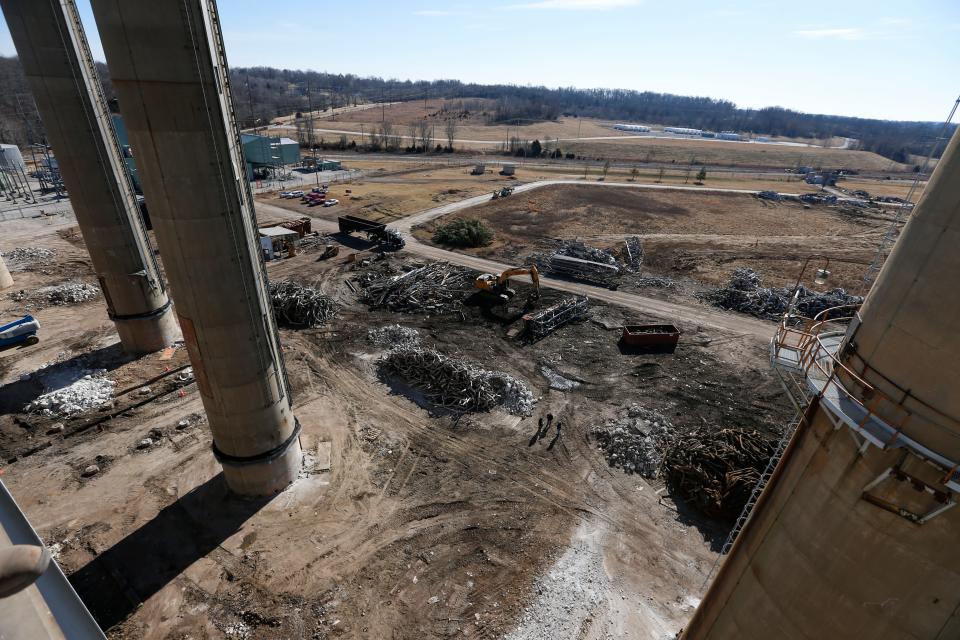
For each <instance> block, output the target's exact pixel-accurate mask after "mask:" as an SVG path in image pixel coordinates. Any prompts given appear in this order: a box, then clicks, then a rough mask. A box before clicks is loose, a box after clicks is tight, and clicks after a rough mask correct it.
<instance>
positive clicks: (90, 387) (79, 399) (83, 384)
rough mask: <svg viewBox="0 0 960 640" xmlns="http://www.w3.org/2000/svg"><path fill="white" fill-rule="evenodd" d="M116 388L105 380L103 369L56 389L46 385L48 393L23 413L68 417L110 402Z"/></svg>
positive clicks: (112, 382) (26, 407)
mask: <svg viewBox="0 0 960 640" xmlns="http://www.w3.org/2000/svg"><path fill="white" fill-rule="evenodd" d="M41 371H42V370H41ZM58 377H59V376H58ZM48 385H49V386H48ZM116 386H117V383H116V382H114V381H113V380H111V379H110V378H108V377H107V376H106V371H105V370H103V369H98V370H94V371H91V372H89V373H86V374H84V375H83V376H82V377H80V378H79V379H78V380H76V381H75V382H72V383H70V384H67V385H66V386H62V387H61V386H57V383H56V382H53V384H52V385H51V384H50V383H49V382H47V384H45V385H44V388H45V389H48V391H47V392H46V393H44V394H43V395H41V396H39V397H38V398H36V399H35V400H33V401H31V402H30V403H28V404H27V405H26V406H25V407H24V409H23V410H24V412H26V413H36V414H40V415H42V416H47V417H57V418H65V417H70V416H73V415H76V414H78V413H83V412H84V411H89V410H90V409H95V408H97V407H100V406H102V405H104V404H106V403H108V402H110V401H111V400H112V399H113V391H114V389H115V388H116Z"/></svg>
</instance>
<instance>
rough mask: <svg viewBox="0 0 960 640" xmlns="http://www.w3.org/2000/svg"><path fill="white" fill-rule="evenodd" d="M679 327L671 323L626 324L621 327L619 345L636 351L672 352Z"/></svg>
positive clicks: (626, 349) (675, 344) (677, 338)
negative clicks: (621, 333)
mask: <svg viewBox="0 0 960 640" xmlns="http://www.w3.org/2000/svg"><path fill="white" fill-rule="evenodd" d="M679 341H680V329H678V328H677V327H676V326H674V325H672V324H628V325H624V327H623V335H621V336H620V347H621V349H622V350H624V351H630V352H636V353H673V352H674V351H675V350H676V348H677V342H679Z"/></svg>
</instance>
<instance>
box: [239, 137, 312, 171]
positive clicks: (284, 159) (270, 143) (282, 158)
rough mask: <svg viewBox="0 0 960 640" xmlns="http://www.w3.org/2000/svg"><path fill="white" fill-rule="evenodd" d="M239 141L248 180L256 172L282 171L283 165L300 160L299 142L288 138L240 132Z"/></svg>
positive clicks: (296, 162)
mask: <svg viewBox="0 0 960 640" xmlns="http://www.w3.org/2000/svg"><path fill="white" fill-rule="evenodd" d="M240 143H241V144H242V145H243V157H244V160H245V162H246V176H247V180H248V181H250V180H253V179H254V178H255V177H256V176H257V175H258V174H260V175H266V174H267V173H270V172H280V173H283V171H284V167H287V166H291V165H295V164H298V163H299V162H300V144H299V143H298V142H297V141H296V140H291V139H290V138H280V137H269V136H259V135H254V134H252V133H242V134H240Z"/></svg>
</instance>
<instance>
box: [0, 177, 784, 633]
mask: <svg viewBox="0 0 960 640" xmlns="http://www.w3.org/2000/svg"><path fill="white" fill-rule="evenodd" d="M604 197H614V196H604ZM524 200H526V198H525V199H524ZM506 204H507V205H510V204H511V203H509V202H507V203H506ZM619 206H620V205H617V204H616V202H612V203H607V204H604V207H605V208H607V207H611V208H612V209H614V210H616V209H617V208H618V207H619ZM663 206H666V205H663ZM671 206H675V205H671ZM611 215H613V214H611ZM616 215H619V214H616ZM671 215H674V216H676V217H678V218H682V217H684V215H686V216H689V217H695V216H694V214H692V213H688V214H680V213H675V214H671ZM764 224H767V225H771V228H772V225H773V223H772V221H769V222H766V223H764ZM72 225H73V221H72V220H70V219H69V217H67V218H61V219H35V220H26V221H20V222H17V223H15V224H13V223H4V228H3V234H2V235H0V238H2V240H0V250H5V251H8V250H10V249H11V248H12V247H13V246H18V245H21V246H46V247H51V248H56V249H57V250H58V252H60V253H59V257H58V259H57V264H56V265H55V266H53V267H51V268H47V269H45V271H46V272H44V270H40V271H30V272H22V271H16V272H14V277H15V278H16V279H17V283H18V285H17V286H18V287H38V286H41V285H44V284H51V283H55V282H59V281H62V280H64V279H69V278H89V277H91V274H90V269H89V264H88V263H87V262H85V259H84V257H83V253H82V245H80V243H79V241H78V240H77V239H76V238H73V241H72V242H71V241H68V240H67V239H65V238H64V237H62V235H61V234H59V233H58V232H59V231H63V230H65V229H68V228H69V227H71V226H72ZM611 225H612V223H611ZM603 228H607V227H603ZM611 228H612V226H611ZM685 228H687V227H685ZM689 228H693V227H689ZM63 235H68V234H63ZM388 260H389V261H390V262H391V263H394V264H395V265H396V266H399V264H400V263H402V262H409V261H410V260H411V259H410V258H406V257H404V255H403V253H402V252H401V253H400V254H398V255H397V256H395V257H391V258H388ZM353 266H354V265H348V264H345V263H344V261H343V259H342V258H340V259H337V260H335V261H324V262H318V261H316V252H310V251H308V252H305V253H303V254H301V255H299V256H297V257H295V258H291V259H288V260H285V261H282V262H276V261H275V262H271V263H269V273H270V277H271V279H275V280H276V279H283V278H292V279H296V280H299V281H302V282H305V283H309V284H311V285H313V286H318V287H320V288H322V289H323V290H324V291H325V292H327V293H328V294H329V295H331V296H333V297H335V298H336V299H337V300H338V301H339V302H340V303H341V304H342V305H343V306H342V309H341V311H340V313H339V315H338V316H337V317H336V318H335V319H334V320H333V321H332V322H331V323H330V324H329V325H327V326H325V327H322V328H319V329H313V330H306V331H299V332H298V331H290V330H282V331H281V342H282V346H283V350H284V355H285V359H286V364H287V369H288V373H289V378H290V381H291V384H292V386H293V391H294V408H295V411H296V413H297V416H298V417H299V419H300V422H301V423H302V425H303V436H302V443H303V446H304V450H305V451H306V452H308V454H309V455H308V460H307V462H308V464H307V467H306V468H305V471H304V473H303V477H302V478H301V479H300V480H298V481H297V482H296V483H295V484H294V485H293V486H291V487H290V488H288V489H287V490H286V491H284V492H283V493H281V494H280V495H278V496H276V497H274V498H273V499H271V500H264V501H241V500H238V499H235V498H232V497H230V496H229V495H227V494H226V491H225V488H224V485H223V482H222V476H221V475H220V473H219V470H218V466H217V463H216V462H215V461H214V459H213V456H212V454H211V452H210V437H209V432H208V430H207V429H206V427H205V425H204V424H203V418H202V415H203V410H202V405H201V403H200V399H199V396H198V394H197V391H196V388H195V385H193V384H192V383H190V382H189V381H186V382H182V381H177V378H178V376H176V375H175V371H173V370H174V369H175V368H176V367H177V366H179V365H181V364H183V363H184V362H185V361H184V360H183V358H184V355H183V353H182V352H183V350H182V349H177V350H175V351H174V352H173V353H172V355H171V356H170V358H171V359H170V360H162V359H161V358H162V357H163V356H161V354H151V355H148V356H144V357H143V358H139V359H136V360H130V359H128V358H125V357H124V356H122V355H121V354H120V353H119V351H118V349H117V338H116V334H115V333H114V332H113V330H112V326H111V324H110V322H109V320H108V319H107V318H106V313H105V308H104V305H103V301H102V298H100V299H97V300H94V301H91V302H88V303H84V304H81V305H77V306H70V307H57V308H46V309H42V310H40V311H38V315H39V317H40V320H41V322H42V323H43V331H42V334H41V338H42V339H41V342H40V343H39V344H38V345H36V346H34V347H28V348H24V349H13V350H8V351H6V352H3V353H0V374H2V378H0V384H2V385H3V387H2V388H0V394H2V395H3V398H4V399H5V400H4V407H3V414H2V415H0V434H2V436H0V453H2V463H0V464H2V467H0V473H2V478H3V481H4V483H5V484H7V486H8V487H9V489H10V490H11V492H12V493H13V495H14V496H15V497H16V499H17V501H18V503H19V504H20V506H21V508H22V509H23V510H24V511H25V512H26V514H27V515H28V517H29V518H30V519H31V521H32V523H33V524H34V526H35V528H36V529H37V530H38V532H39V533H40V534H41V535H42V537H43V538H44V540H45V541H46V542H47V543H48V545H50V547H51V549H52V550H53V551H54V553H55V555H56V557H57V559H58V561H59V562H60V564H61V566H62V567H63V569H64V571H65V572H66V573H67V574H68V575H69V576H70V579H71V582H72V583H73V584H74V586H75V588H76V589H77V591H78V593H79V594H80V596H81V597H82V598H83V599H84V601H85V602H86V604H87V605H88V607H89V608H90V609H91V611H92V612H93V613H94V615H95V616H96V617H97V620H98V621H99V622H100V623H101V625H102V626H103V627H104V628H105V629H107V630H108V635H109V636H110V637H112V638H188V637H189V638H198V637H199V638H225V637H230V638H300V637H310V638H341V637H342V638H441V637H450V636H454V635H456V636H463V637H472V638H499V637H503V636H504V635H506V634H508V633H510V632H511V631H512V630H515V629H516V628H517V625H518V623H519V621H520V620H521V619H523V620H526V619H527V618H525V617H524V615H525V613H529V611H527V609H528V608H530V607H537V606H540V604H539V603H540V600H538V593H537V589H538V587H536V586H535V585H537V584H538V582H537V580H538V578H539V577H541V576H544V575H546V574H548V573H549V572H550V571H551V569H554V568H562V569H563V571H564V572H565V573H564V575H569V576H570V579H571V580H573V581H574V582H575V583H576V582H578V581H579V580H580V578H581V577H583V578H584V579H586V577H587V576H593V577H596V578H597V580H596V582H595V583H594V584H596V585H597V590H598V593H599V599H598V600H597V601H596V602H592V603H591V605H590V606H589V607H586V608H583V607H580V608H578V609H577V612H576V614H575V615H574V614H567V617H569V618H570V620H569V623H570V624H571V625H573V626H574V627H575V628H577V629H579V633H580V635H579V636H578V637H581V638H591V639H592V638H606V637H616V638H638V639H639V638H650V637H658V638H662V637H669V636H670V635H672V634H673V633H675V632H676V631H677V630H678V629H679V628H680V627H681V626H682V625H683V624H684V621H685V620H686V619H687V618H688V617H689V615H690V614H691V612H692V608H693V607H694V606H695V605H696V602H697V599H698V598H699V597H700V595H701V593H700V589H701V586H702V584H703V581H704V577H705V576H706V575H707V573H708V572H709V571H710V569H711V567H712V566H713V564H714V561H715V559H716V549H717V548H718V545H719V544H720V543H722V540H723V537H724V536H725V533H726V531H725V528H724V527H723V526H722V525H720V524H718V523H714V522H710V521H707V520H705V519H703V518H701V517H699V516H698V515H697V514H696V513H693V512H690V511H689V510H687V509H686V508H685V507H684V505H683V504H678V503H677V502H675V501H674V500H673V499H672V498H671V497H670V495H669V491H668V490H667V489H666V488H665V487H664V486H663V485H662V484H660V483H659V482H653V481H646V480H643V479H641V478H640V477H639V476H630V475H625V474H624V473H622V472H621V471H619V470H613V469H611V468H609V467H608V466H607V464H606V462H605V460H604V458H603V456H602V455H601V453H600V452H599V451H598V450H597V448H596V446H595V443H594V442H592V441H591V438H590V435H589V432H590V430H591V427H592V426H595V425H598V424H600V423H601V422H602V421H603V420H605V419H607V418H610V417H612V416H614V415H615V414H616V413H617V412H619V411H620V410H621V409H622V408H623V407H624V406H627V405H629V404H630V403H634V402H639V403H641V404H643V405H645V406H648V407H650V408H654V409H657V410H659V411H661V412H662V413H663V414H664V415H666V416H668V417H670V419H671V420H672V421H673V422H674V423H675V424H678V425H701V424H708V425H718V426H720V425H723V426H745V427H759V428H763V429H765V430H769V431H776V430H778V429H779V428H781V427H782V425H784V424H785V422H786V421H787V420H788V419H789V418H790V415H791V412H790V411H789V410H788V408H787V403H786V402H785V400H784V398H783V396H782V394H781V391H780V388H779V386H778V385H777V384H776V383H775V381H774V379H773V377H772V375H771V373H770V372H769V369H768V366H767V364H766V354H765V345H764V344H762V343H761V342H760V341H757V340H754V339H753V338H749V337H743V336H739V337H738V336H733V335H727V334H722V333H714V332H709V331H703V330H697V329H696V328H690V329H688V332H687V333H685V334H684V335H683V336H682V341H681V344H680V347H679V348H678V350H677V352H676V353H675V354H661V355H624V354H622V353H621V352H620V351H619V350H618V348H617V346H616V342H617V338H618V332H617V330H616V329H607V328H605V327H616V326H617V325H618V324H621V323H622V322H623V321H625V320H645V319H646V318H641V317H635V316H634V315H629V317H626V316H625V314H624V311H623V310H621V309H620V308H617V307H608V306H605V305H602V304H595V305H593V309H592V312H591V317H590V319H588V320H586V321H583V322H581V323H578V324H575V325H570V326H567V327H565V328H563V329H561V330H559V331H558V332H556V333H554V334H553V335H551V336H549V337H547V338H545V339H544V340H542V341H540V342H538V343H536V344H533V345H528V344H524V343H520V342H516V341H514V340H510V339H507V338H506V332H507V330H508V329H509V327H510V326H511V323H515V322H517V321H518V320H517V317H516V314H511V315H510V316H509V317H507V318H499V317H497V316H495V315H492V316H488V315H485V314H483V313H481V312H480V311H479V310H478V309H476V308H473V307H468V308H467V311H466V317H465V318H464V319H461V318H460V317H458V316H456V315H441V316H432V317H431V316H424V315H401V314H396V313H392V312H389V311H386V310H370V309H368V308H366V307H365V306H363V305H362V304H360V303H359V302H358V301H357V297H356V294H355V293H354V292H353V290H352V289H351V288H350V285H348V284H347V281H348V279H353V278H355V277H356V276H357V275H358V274H357V273H356V272H354V271H351V270H350V269H352V268H353ZM377 266H378V264H377V263H374V264H373V265H370V266H364V265H362V264H361V265H360V266H359V269H361V270H363V269H368V268H376V267H377ZM468 293H469V291H465V292H464V295H467V294H468ZM557 295H559V294H557V293H555V292H546V294H545V299H544V301H543V304H549V303H550V302H552V301H554V300H555V299H556V296H557ZM19 311H21V308H20V307H18V306H17V303H14V302H13V301H12V300H10V298H9V297H8V296H7V293H6V292H4V293H3V294H0V313H2V314H3V317H7V316H12V315H15V313H18V312H19ZM396 322H400V323H401V324H403V325H404V326H408V327H413V328H416V329H418V330H419V331H420V332H421V335H422V337H423V339H424V342H425V343H427V344H428V345H431V346H435V347H436V348H438V349H440V350H441V351H443V352H446V353H451V354H458V355H460V356H462V357H464V358H467V359H469V360H472V361H474V362H476V363H478V364H480V365H482V366H484V367H486V368H490V369H499V370H503V371H506V372H508V373H510V374H512V375H514V376H516V377H518V378H520V379H522V380H524V381H526V382H527V384H528V385H529V386H530V387H531V388H532V389H533V390H534V394H535V396H537V397H538V402H537V405H536V408H535V410H534V414H533V415H532V416H530V417H527V418H518V417H515V416H509V415H507V414H504V413H501V412H499V411H494V412H491V413H488V414H474V415H465V416H463V417H462V418H461V419H459V420H455V419H454V417H453V416H450V415H444V414H443V413H442V412H437V411H427V410H425V409H424V408H422V407H421V406H419V405H418V404H417V403H416V402H415V401H414V399H413V398H410V397H408V396H406V395H404V394H403V393H402V392H399V391H398V390H397V389H396V388H394V387H391V386H388V385H386V384H384V382H383V381H381V380H380V378H379V377H378V376H377V374H376V369H375V362H376V359H377V357H378V355H379V352H380V351H379V348H377V347H375V346H374V345H372V344H371V343H370V342H368V341H367V339H366V337H365V336H366V332H367V330H368V329H370V328H374V327H380V326H383V325H386V324H391V323H396ZM80 358H86V361H87V362H88V363H91V364H97V365H99V366H102V367H103V368H106V369H108V375H109V376H112V377H116V378H117V379H118V387H117V389H118V391H124V390H128V389H129V391H128V392H127V393H124V394H120V395H118V396H117V397H116V398H115V399H114V402H113V403H112V406H109V407H107V408H106V409H103V410H94V411H91V412H88V413H87V414H81V415H78V416H74V417H72V418H69V419H66V420H62V421H61V422H63V424H64V430H63V431H62V432H57V433H53V434H48V433H47V431H48V427H49V426H50V419H47V418H38V417H37V416H34V415H29V414H25V413H23V412H22V402H23V401H24V400H26V399H27V398H29V396H30V394H31V393H33V394H35V393H37V392H38V390H37V389H35V388H28V387H26V386H24V385H23V384H22V381H21V380H20V377H21V375H22V374H24V373H28V372H30V371H33V370H35V369H36V368H37V367H38V366H39V365H40V364H42V363H44V362H50V361H53V360H57V359H59V360H60V361H69V360H71V359H80ZM545 365H547V366H549V367H551V368H552V369H553V370H555V371H559V372H560V373H561V374H562V375H565V376H569V377H570V378H575V379H576V380H578V381H579V382H580V386H579V387H577V388H575V389H571V390H568V391H557V390H554V389H551V388H550V387H549V384H548V382H547V380H546V378H545V377H544V375H543V374H542V367H543V366H545ZM168 369H169V371H168ZM172 371H173V373H171V372H172ZM158 376H160V379H159V380H156V378H157V377H158ZM144 382H148V383H149V386H150V387H151V392H150V393H149V394H141V393H138V392H137V391H136V390H133V388H134V387H135V386H136V385H137V384H142V383H144ZM141 388H142V387H141ZM743 389H751V391H752V393H751V394H749V395H747V394H744V393H743ZM12 391H15V392H16V393H15V396H14V395H11V392H12ZM13 397H16V401H13V400H12V399H11V398H13ZM547 412H552V413H553V414H554V415H555V416H557V417H558V418H559V419H561V420H563V422H564V425H565V427H564V430H563V436H562V438H561V439H560V440H559V444H558V445H557V446H556V447H554V448H553V449H552V450H548V449H547V448H546V446H545V445H546V443H545V442H544V443H542V444H537V445H534V446H532V447H531V446H528V441H529V439H530V436H531V434H532V433H533V432H534V431H535V430H536V422H537V418H538V417H540V416H542V415H544V414H545V413H547ZM146 437H150V438H151V439H153V440H154V443H153V444H152V445H151V446H149V447H147V448H144V449H139V448H137V444H138V443H140V442H141V441H142V440H143V439H144V438H146ZM327 451H329V454H327V453H326V452H327ZM326 458H328V459H329V461H328V462H326V461H325V459H326ZM91 463H97V464H98V465H99V466H100V468H101V471H100V472H99V473H97V474H96V475H94V476H92V477H83V476H82V475H81V471H82V469H84V468H85V467H86V466H87V465H89V464H91ZM570 553H575V554H580V555H579V556H577V557H580V556H582V555H583V554H587V556H588V558H589V561H588V562H587V564H586V565H583V563H578V562H573V563H571V562H570V561H569V558H570ZM581 566H588V567H591V569H590V571H591V573H589V574H581V573H578V571H580V569H578V567H581ZM524 624H525V625H526V624H527V623H526V622H525V623H524ZM538 628H539V627H536V626H534V627H533V630H532V632H531V630H530V628H528V627H526V626H525V627H524V629H523V630H522V631H523V633H522V634H521V636H522V637H542V633H541V632H538V631H537V629H538ZM546 628H547V627H543V628H542V629H541V631H542V632H545V629H546ZM551 628H552V627H551ZM538 633H539V634H540V635H537V634H538ZM523 634H526V635H523Z"/></svg>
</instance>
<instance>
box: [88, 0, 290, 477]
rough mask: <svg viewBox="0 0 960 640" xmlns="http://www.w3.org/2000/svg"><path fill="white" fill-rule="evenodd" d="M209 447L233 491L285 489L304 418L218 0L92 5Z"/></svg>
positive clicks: (107, 1)
mask: <svg viewBox="0 0 960 640" xmlns="http://www.w3.org/2000/svg"><path fill="white" fill-rule="evenodd" d="M93 10H94V15H95V17H96V20H97V25H98V27H99V31H100V36H101V41H102V42H103V48H104V51H105V53H106V56H107V62H108V64H109V66H110V76H111V78H112V80H113V84H114V87H115V88H116V90H117V93H118V94H119V97H120V108H121V111H122V112H123V115H124V118H125V122H126V125H127V130H128V132H129V135H130V140H131V144H132V146H133V148H134V149H136V150H137V160H138V162H139V171H140V179H141V183H142V185H143V190H144V194H145V195H146V197H147V200H148V201H149V203H150V217H151V220H152V221H153V225H154V231H155V233H156V236H157V242H158V243H159V245H160V249H161V251H162V253H163V257H164V264H165V265H166V267H167V274H168V276H169V278H170V283H171V286H172V288H173V292H174V297H175V299H176V302H177V314H178V316H179V318H180V324H181V327H182V328H183V336H184V340H185V341H186V344H187V347H188V349H189V352H190V360H191V362H192V363H193V367H194V371H195V373H196V377H197V385H198V387H199V390H200V394H201V397H202V398H203V403H204V407H205V409H206V411H207V416H208V418H209V421H210V428H211V430H212V431H213V440H214V451H215V453H216V455H217V458H218V460H219V461H220V462H221V464H222V465H223V470H224V475H225V477H226V480H227V482H228V484H229V485H230V487H231V488H232V489H233V490H234V491H235V492H237V493H240V494H246V495H267V494H270V493H274V492H276V491H279V490H280V489H282V488H283V487H285V486H286V485H287V484H289V483H290V482H291V481H292V480H293V479H295V478H296V476H297V473H298V472H299V469H300V464H301V458H302V455H301V451H300V443H299V439H298V435H299V425H298V424H297V422H296V420H295V419H294V416H293V413H292V411H291V409H290V390H289V386H288V383H287V379H286V372H285V369H284V365H283V358H282V356H281V353H280V344H279V339H278V336H277V330H276V325H275V321H274V317H273V310H272V306H271V304H270V301H269V298H268V295H267V289H266V285H267V276H266V271H265V268H264V265H263V260H262V258H261V257H260V249H259V239H258V237H257V233H256V221H255V217H254V211H253V198H252V195H251V193H250V186H249V184H248V183H247V182H246V179H245V171H244V164H243V158H242V156H241V147H240V139H239V133H238V131H237V128H236V123H235V122H234V118H233V107H232V103H231V98H230V85H229V77H228V70H227V64H226V58H225V55H224V50H223V39H222V36H221V34H220V24H219V20H218V18H217V13H216V5H215V3H213V2H207V1H203V0H156V1H154V2H145V3H141V2H122V1H119V0H99V1H96V2H93Z"/></svg>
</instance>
